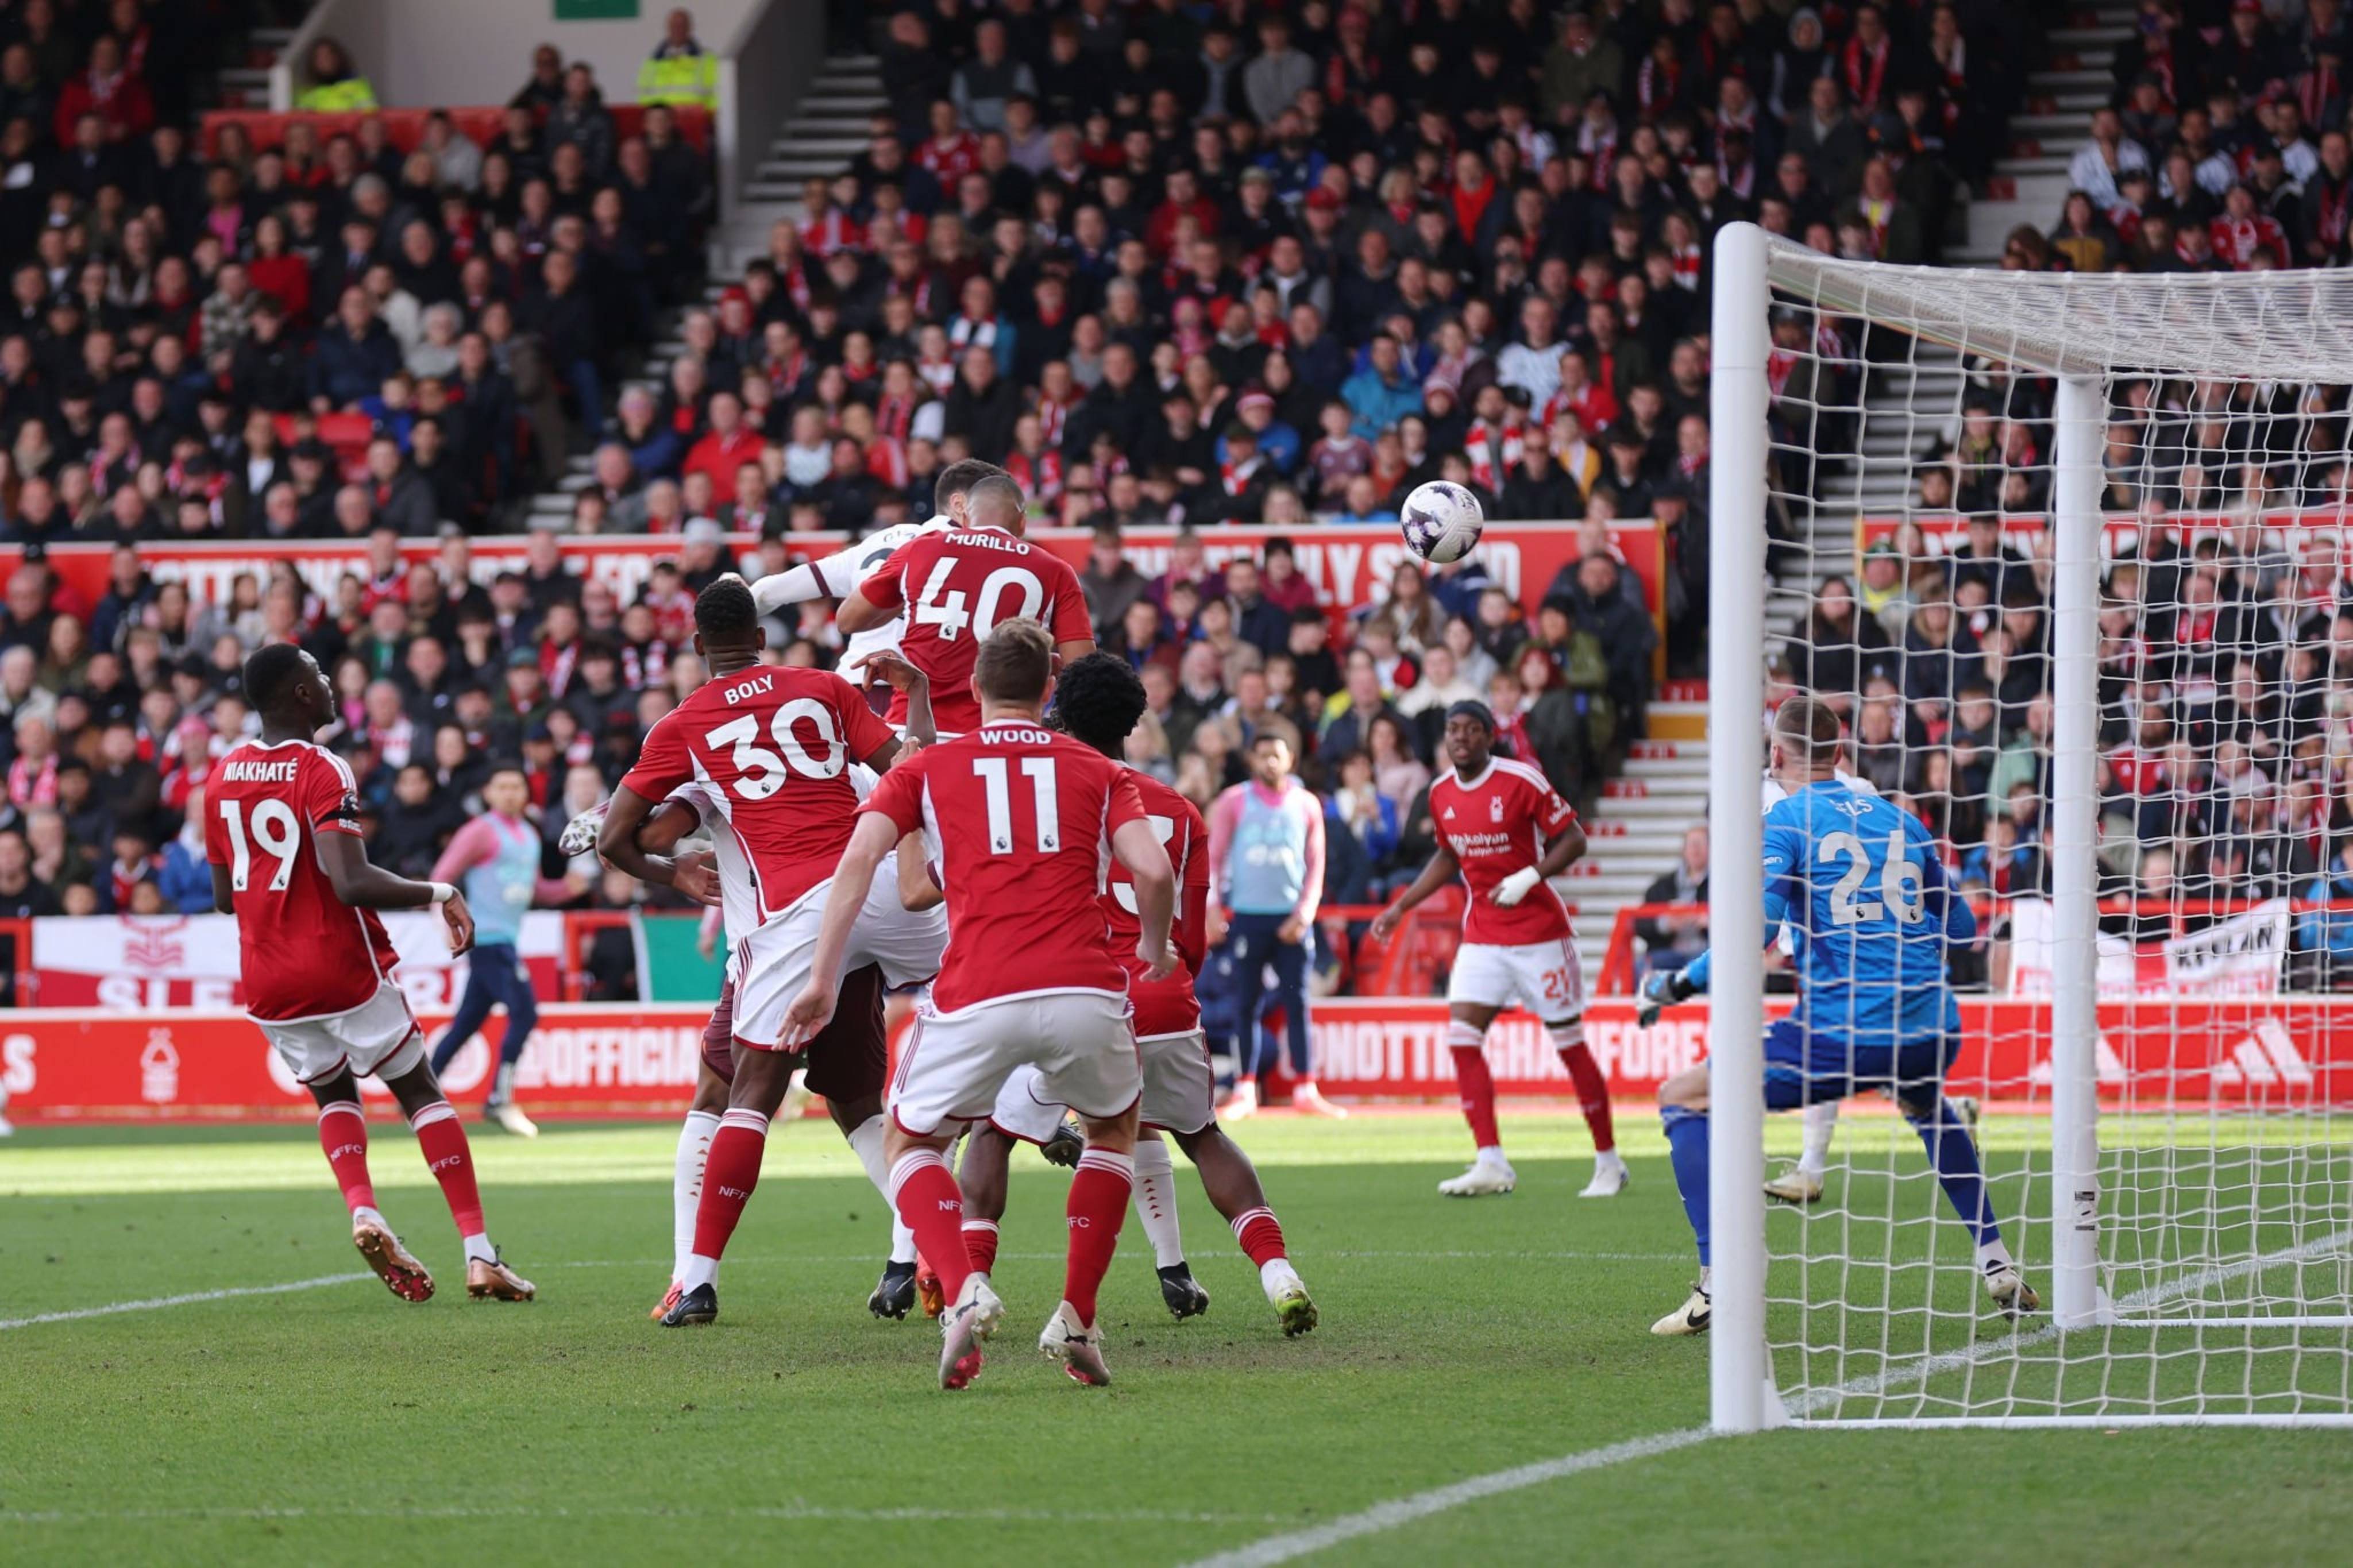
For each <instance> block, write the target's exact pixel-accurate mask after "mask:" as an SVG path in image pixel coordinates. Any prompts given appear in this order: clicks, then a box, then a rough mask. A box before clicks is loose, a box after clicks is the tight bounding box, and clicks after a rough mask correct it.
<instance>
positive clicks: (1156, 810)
mask: <svg viewBox="0 0 2353 1568" xmlns="http://www.w3.org/2000/svg"><path fill="white" fill-rule="evenodd" d="M1129 776H1130V777H1131V778H1132V779H1133V780H1134V784H1135V794H1136V798H1137V799H1139V800H1141V801H1142V802H1143V803H1144V815H1145V821H1147V822H1149V823H1151V824H1152V831H1153V832H1155V833H1156V834H1158V835H1159V836H1160V845H1161V847H1162V848H1164V849H1166V850H1167V851H1168V864H1169V866H1170V868H1172V869H1174V870H1175V871H1176V921H1175V922H1174V924H1173V925H1171V927H1170V928H1169V933H1168V936H1169V944H1170V945H1171V946H1173V947H1175V948H1176V955H1177V956H1178V957H1179V958H1181V959H1183V960H1184V962H1183V963H1181V964H1179V965H1178V966H1177V967H1176V969H1175V970H1173V971H1171V972H1170V973H1169V975H1168V978H1167V979H1166V980H1157V981H1155V980H1149V979H1146V978H1145V966H1144V964H1143V963H1141V962H1140V961H1139V960H1138V959H1137V958H1136V956H1135V944H1136V942H1137V941H1138V940H1139V939H1141V938H1142V936H1143V935H1144V922H1143V921H1142V920H1141V919H1139V918H1138V913H1137V910H1136V907H1135V886H1134V879H1133V878H1131V877H1130V876H1129V875H1128V874H1127V868H1126V867H1124V866H1123V865H1121V864H1120V863H1119V862H1118V861H1117V860H1113V862H1112V863H1111V886H1110V887H1109V888H1108V889H1105V890H1104V893H1103V914H1104V915H1105V916H1106V917H1107V918H1108V919H1109V920H1110V921H1111V955H1112V956H1113V958H1115V959H1117V960H1119V963H1120V967H1121V968H1123V969H1124V970H1126V971H1127V994H1128V995H1130V996H1131V997H1133V998H1134V1001H1135V1034H1136V1037H1137V1038H1138V1039H1145V1038H1149V1037H1152V1036H1154V1035H1187V1034H1190V1033H1192V1032H1193V1031H1194V1030H1195V1029H1198V1028H1199V1027H1200V1026H1201V1004H1200V1001H1199V999H1198V998H1197V997H1196V996H1195V995H1194V994H1193V977H1194V976H1195V975H1197V974H1198V973H1201V960H1202V958H1203V957H1204V956H1205V955H1206V954H1207V953H1208V945H1209V943H1208V904H1209V828H1208V824H1207V823H1205V822H1203V821H1202V820H1201V813H1200V811H1199V809H1198V807H1196V806H1195V805H1193V803H1192V802H1191V801H1189V800H1187V799H1186V798H1185V797H1184V796H1183V795H1178V794H1177V793H1176V791H1175V790H1173V789H1170V788H1169V787H1168V786H1167V785H1166V784H1162V783H1161V782H1160V781H1159V780H1158V779H1156V778H1154V777H1153V776H1152V775H1151V774H1150V773H1137V772H1135V771H1134V769H1130V770H1129Z"/></svg>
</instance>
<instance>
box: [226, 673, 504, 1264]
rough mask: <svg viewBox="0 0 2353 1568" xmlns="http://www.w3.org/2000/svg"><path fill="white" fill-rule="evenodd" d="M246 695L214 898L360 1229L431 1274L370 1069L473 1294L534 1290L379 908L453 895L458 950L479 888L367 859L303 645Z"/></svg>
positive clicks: (259, 1018)
mask: <svg viewBox="0 0 2353 1568" xmlns="http://www.w3.org/2000/svg"><path fill="white" fill-rule="evenodd" d="M245 699H246V700H247V701H248V703H250V704H251V705H252V706H253V709H254V710H255V711H256V712H258V713H259V714H260V715H261V738H260V739H259V741H245V742H239V743H238V744H237V746H235V747H233V748H231V749H230V751H229V752H228V754H227V756H225V757H223V758H222V759H221V760H220V761H219V762H218V763H216V764H215V765H214V768H213V772H212V773H211V774H210V775H209V776H208V777H207V778H206V800H205V858H206V859H207V860H209V861H210V862H212V872H213V908H215V909H216V910H219V911H220V912H221V913H222V914H225V915H235V916H236V917H237V951H238V960H239V971H240V973H242V974H243V976H244V981H245V1005H246V1010H247V1011H248V1013H250V1014H251V1015H252V1016H253V1021H254V1022H255V1023H257V1024H259V1026H261V1032H262V1034H264V1035H265V1036H267V1037H269V1043H270V1045H271V1047H273V1048H275V1049H276V1050H277V1052H278V1055H279V1057H280V1059H281V1060H283V1061H284V1062H285V1063H286V1067H287V1070H288V1071H290V1072H291V1073H292V1074H293V1075H294V1076H295V1077H296V1078H297V1079H300V1080H301V1083H302V1086H303V1087H304V1088H305V1089H309V1090H310V1091H311V1099H313V1100H317V1101H318V1102H319V1142H320V1144H321V1146H322V1148H323V1149H324V1150H325V1151H326V1154H327V1164H328V1166H329V1167H330V1168H331V1169H332V1170H333V1172H334V1173H335V1181H336V1183H337V1184H339V1185H340V1186H341V1187H342V1188H343V1204H344V1206H345V1207H346V1208H348V1209H349V1210H350V1211H351V1215H352V1245H353V1246H354V1247H358V1248H359V1249H360V1256H361V1257H363V1258H366V1259H367V1261H368V1267H369V1268H373V1269H375V1271H376V1274H377V1275H378V1276H379V1277H380V1278H381V1279H383V1280H384V1282H385V1285H386V1286H388V1287H390V1288H391V1290H392V1293H393V1294H394V1295H396V1296H397V1297H399V1298H400V1299H401V1300H404V1301H423V1300H427V1299H429V1298H430V1297H431V1296H432V1294H433V1276H432V1274H431V1273H430V1272H428V1271H427V1268H426V1267H425V1265H424V1264H422V1263H420V1262H418V1261H417V1258H415V1257H414V1256H412V1255H411V1254H410V1252H409V1251H408V1249H407V1248H406V1247H403V1246H402V1245H401V1242H400V1238H399V1237H397V1236H396V1235H395V1234H394V1233H393V1230H392V1227H391V1226H389V1225H387V1224H386V1223H385V1217H384V1215H383V1214H382V1213H380V1212H379V1211H378V1210H377V1208H376V1206H375V1185H374V1184H373V1183H372V1182H371V1181H370V1179H369V1176H368V1163H367V1119H366V1117H365V1116H364V1114H363V1113H362V1111H361V1110H360V1088H359V1081H358V1075H361V1074H367V1075H370V1076H373V1077H375V1078H376V1079H379V1080H381V1081H382V1082H383V1084H384V1086H385V1088H386V1089H390V1090H391V1091H392V1094H393V1098H394V1099H395V1100H398V1101H399V1102H400V1109H401V1111H402V1113H403V1114H404V1115H406V1117H407V1118H408V1125H409V1127H410V1129H411V1130H412V1131H415V1132H416V1134H417V1145H418V1146H419V1147H420V1148H422V1149H423V1150H424V1152H425V1163H426V1165H427V1167H428V1168H429V1169H430V1170H431V1171H432V1173H433V1176H434V1179H435V1180H436V1181H438V1182H439V1183H440V1184H441V1195H442V1198H443V1199H444V1200H445V1201H446V1202H447V1203H448V1205H449V1217H450V1218H451V1219H453V1220H455V1221H456V1222H457V1225H458V1236H459V1240H460V1241H461V1242H462V1243H463V1245H464V1247H465V1257H466V1294H467V1295H469V1296H471V1297H473V1298H475V1299H476V1300H501V1301H528V1300H531V1299H532V1297H533V1295H534V1294H535V1293H536V1292H535V1290H534V1289H533V1285H532V1283H531V1281H530V1280H528V1279H524V1278H523V1277H522V1276H521V1275H520V1274H517V1273H516V1272H515V1271H514V1270H513V1269H512V1268H508V1267H507V1265H506V1264H505V1262H504V1261H503V1260H501V1258H500V1257H499V1251H498V1248H497V1247H493V1246H491V1237H490V1233H489V1232H488V1230H487V1229H485V1228H484V1226H483V1224H482V1200H481V1195H480V1192H479V1190H478V1189H477V1187H476V1185H475V1182H474V1161H473V1155H472V1153H471V1152H470V1150H469V1149H468V1147H467V1144H466V1131H465V1129H464V1128H463V1127H461V1126H459V1123H458V1113H457V1112H456V1111H455V1110H451V1109H450V1106H449V1102H448V1100H445V1099H444V1098H442V1094H441V1086H440V1084H439V1083H438V1082H437V1081H436V1080H435V1079H434V1077H433V1069H432V1068H430V1067H428V1066H427V1065H426V1061H425V1037H424V1036H423V1035H422V1034H421V1033H420V1032H418V1030H417V1020H416V1019H415V1018H414V1017H412V1016H410V1014H409V1011H408V1004H407V1002H406V1000H404V999H403V998H402V996H401V994H400V987H399V986H398V985H396V984H394V983H393V978H392V969H393V951H392V941H391V939H390V938H389V937H387V936H386V935H385V930H384V922H383V921H380V920H378V919H377V918H376V915H375V911H376V910H417V909H426V908H434V909H438V910H440V911H441V918H442V920H443V921H445V922H446V923H447V924H448V928H449V952H450V953H451V955H452V956H455V955H456V954H458V953H461V952H465V951H466V949H467V948H468V947H470V945H472V943H473V940H474V920H473V915H472V913H471V912H470V910H468V909H467V907H466V899H465V895H464V894H462V893H460V892H459V890H458V889H456V888H454V887H452V886H450V885H449V884H448V883H447V882H412V881H410V880H409V879H407V878H406V877H396V876H394V875H393V874H392V873H391V872H389V871H386V870H384V869H382V868H379V867H375V866H372V865H370V864H368V858H367V849H366V847H365V846H364V844H363V843H362V842H361V838H360V825H359V809H360V808H359V792H358V786H357V785H356V784H354V783H353V779H352V772H351V769H349V768H348V767H346V766H344V765H343V759H342V758H340V757H338V756H336V755H335V754H334V753H333V752H330V751H328V750H326V749H325V748H324V747H322V746H318V745H315V744H313V743H312V742H311V736H312V735H314V734H316V733H318V731H319V730H320V729H321V727H322V726H323V725H325V724H327V723H328V722H330V721H332V719H333V718H334V715H335V698H334V687H333V686H332V684H331V683H330V682H329V681H328V679H327V678H326V676H325V675H323V674H322V673H321V671H320V669H319V666H318V662H317V661H316V660H315V659H313V658H311V656H310V655H309V654H307V653H305V652H303V651H302V650H301V648H299V647H294V646H292V645H291V644H287V643H272V644H271V645H269V647H264V648H261V649H259V650H258V651H257V652H255V654H254V655H253V657H252V658H248V659H247V660H246V661H245Z"/></svg>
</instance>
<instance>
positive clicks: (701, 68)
mask: <svg viewBox="0 0 2353 1568" xmlns="http://www.w3.org/2000/svg"><path fill="white" fill-rule="evenodd" d="M667 47H668V46H666V45H665V46H664V48H665V49H666V48H667ZM638 102H639V103H670V104H678V103H699V104H701V105H702V107H703V108H705V109H714V110H715V109H717V108H718V107H719V61H718V58H717V57H715V56H712V55H708V54H705V53H703V52H702V47H701V46H700V45H697V46H694V47H693V52H692V53H691V54H675V55H674V54H668V53H665V52H663V49H656V50H655V51H654V52H653V54H652V55H650V56H649V57H648V58H647V59H646V62H645V64H643V65H641V66H639V67H638Z"/></svg>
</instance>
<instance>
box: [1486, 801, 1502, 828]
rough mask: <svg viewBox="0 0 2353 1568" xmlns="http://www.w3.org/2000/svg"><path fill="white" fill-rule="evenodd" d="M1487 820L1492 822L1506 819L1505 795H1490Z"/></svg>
mask: <svg viewBox="0 0 2353 1568" xmlns="http://www.w3.org/2000/svg"><path fill="white" fill-rule="evenodd" d="M1487 820H1488V821H1490V822H1501V821H1503V820H1504V797H1503V796H1502V795H1491V796H1489V797H1488V800H1487Z"/></svg>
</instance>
